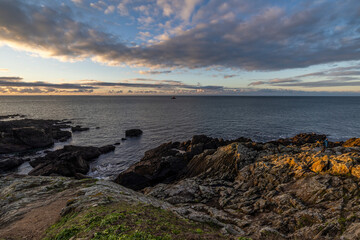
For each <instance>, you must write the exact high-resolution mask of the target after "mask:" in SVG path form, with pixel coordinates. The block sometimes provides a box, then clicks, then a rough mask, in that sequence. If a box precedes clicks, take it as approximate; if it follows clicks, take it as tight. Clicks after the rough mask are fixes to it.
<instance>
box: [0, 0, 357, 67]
mask: <svg viewBox="0 0 360 240" xmlns="http://www.w3.org/2000/svg"><path fill="white" fill-rule="evenodd" d="M248 2H250V1H233V0H232V1H227V2H226V3H224V2H223V1H209V2H208V4H207V5H206V6H204V7H203V8H202V9H201V10H199V12H198V13H197V14H196V16H194V21H195V22H196V23H197V24H196V25H195V26H194V27H193V28H192V29H189V30H188V31H185V32H183V33H181V34H179V35H177V36H175V37H172V38H170V39H169V40H166V41H163V42H161V43H157V44H154V45H150V46H144V47H130V46H129V45H128V44H126V43H124V42H122V41H120V40H119V39H120V37H122V36H114V35H111V34H108V33H105V32H103V31H101V30H96V29H93V28H92V27H91V26H89V25H87V24H85V23H80V22H78V21H77V20H75V16H74V15H73V13H72V10H71V9H70V8H69V7H66V6H61V7H60V6H59V7H57V8H54V7H53V8H51V7H46V6H39V5H36V3H33V4H29V1H22V0H1V1H0V29H2V30H1V34H0V41H2V42H4V43H7V44H9V45H10V46H11V45H16V47H18V48H23V49H27V50H29V51H35V52H39V53H42V54H43V53H46V54H47V55H48V56H51V57H59V58H65V59H85V58H91V59H93V60H95V61H100V62H105V63H108V64H110V65H113V64H123V63H127V64H137V65H142V66H162V67H186V68H202V67H209V66H220V67H225V68H240V69H247V70H279V69H287V68H299V67H307V66H311V65H314V64H322V63H329V62H336V61H347V60H359V59H360V51H359V48H360V33H359V31H358V29H359V25H360V17H359V9H360V1H358V0H344V1H341V2H340V1H331V0H327V1H312V0H311V1H310V0H307V1H298V3H296V6H294V7H293V8H292V9H285V7H282V8H279V7H274V6H272V5H271V3H270V1H265V0H259V1H251V2H253V3H251V4H250V3H248ZM224 4H225V5H224ZM212 6H219V7H218V8H213V7H212ZM233 11H236V12H235V13H234V12H233ZM231 13H233V14H231ZM245 13H246V14H245ZM242 16H244V17H242ZM339 24H341V26H343V27H339V26H338V25H339Z"/></svg>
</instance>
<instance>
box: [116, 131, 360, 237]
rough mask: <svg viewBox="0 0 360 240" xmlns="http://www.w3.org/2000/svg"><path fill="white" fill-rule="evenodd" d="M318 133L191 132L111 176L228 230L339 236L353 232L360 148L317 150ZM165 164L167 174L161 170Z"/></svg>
mask: <svg viewBox="0 0 360 240" xmlns="http://www.w3.org/2000/svg"><path fill="white" fill-rule="evenodd" d="M324 137H325V135H317V134H299V135H297V136H295V137H293V138H289V139H283V140H277V141H272V142H268V143H256V142H252V141H251V140H248V139H240V140H239V142H233V141H224V140H221V141H220V140H216V139H212V138H209V137H207V136H204V135H198V136H194V137H193V139H192V140H190V141H186V142H182V143H171V142H170V143H166V144H163V145H161V146H159V147H158V148H155V149H152V150H149V151H147V152H146V153H145V156H144V157H143V159H142V160H141V161H140V162H139V163H136V164H135V165H133V166H131V167H130V168H129V169H128V170H126V171H125V172H123V173H122V174H120V175H119V176H118V179H117V181H118V182H119V183H122V184H124V185H125V186H128V187H130V188H133V189H136V190H141V191H142V192H143V193H145V194H146V195H150V196H153V197H156V198H159V199H162V200H165V201H167V202H169V203H171V204H173V205H174V206H175V208H177V212H178V213H179V214H180V215H181V216H185V217H187V218H190V219H193V220H196V221H201V222H211V223H212V224H216V225H217V226H219V227H222V228H224V226H225V225H227V226H229V227H230V228H229V229H237V228H240V229H241V231H237V230H236V231H231V232H232V234H235V235H236V234H237V233H236V232H238V233H241V236H246V237H249V238H252V239H340V238H341V237H342V238H344V239H345V237H346V236H347V237H349V236H356V234H357V233H354V231H355V227H351V228H349V227H350V226H351V224H352V223H357V222H358V219H359V218H358V217H359V216H360V207H359V206H360V198H359V197H358V196H359V193H360V191H359V185H360V184H359V178H360V151H359V148H356V147H350V148H346V147H343V146H340V145H339V144H340V143H333V144H329V147H328V149H327V150H326V151H325V152H321V146H320V144H319V141H322V140H323V139H324ZM176 163H181V164H179V165H177V166H176V168H174V167H173V166H174V165H172V164H176ZM166 168H167V170H171V171H172V172H171V174H169V175H167V174H160V173H166ZM347 229H349V230H348V231H347ZM223 232H226V231H225V230H224V231H223ZM345 233H346V234H350V235H345ZM351 234H355V235H351Z"/></svg>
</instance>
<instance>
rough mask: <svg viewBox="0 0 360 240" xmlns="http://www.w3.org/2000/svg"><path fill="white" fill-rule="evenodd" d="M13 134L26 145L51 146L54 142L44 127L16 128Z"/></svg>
mask: <svg viewBox="0 0 360 240" xmlns="http://www.w3.org/2000/svg"><path fill="white" fill-rule="evenodd" d="M13 135H14V137H15V138H17V139H19V140H20V141H21V142H23V143H24V144H25V145H27V146H30V147H33V148H43V147H50V146H52V145H53V144H54V140H53V138H52V136H51V135H50V134H46V132H45V130H44V129H39V128H35V127H22V128H14V129H13Z"/></svg>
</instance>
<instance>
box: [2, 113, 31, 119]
mask: <svg viewBox="0 0 360 240" xmlns="http://www.w3.org/2000/svg"><path fill="white" fill-rule="evenodd" d="M16 117H19V118H24V117H26V116H25V115H20V114H11V115H5V116H0V120H1V119H9V118H16Z"/></svg>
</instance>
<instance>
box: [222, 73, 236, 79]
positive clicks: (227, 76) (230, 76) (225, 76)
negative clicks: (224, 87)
mask: <svg viewBox="0 0 360 240" xmlns="http://www.w3.org/2000/svg"><path fill="white" fill-rule="evenodd" d="M236 76H237V75H234V74H231V75H224V78H225V79H227V78H233V77H236Z"/></svg>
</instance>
